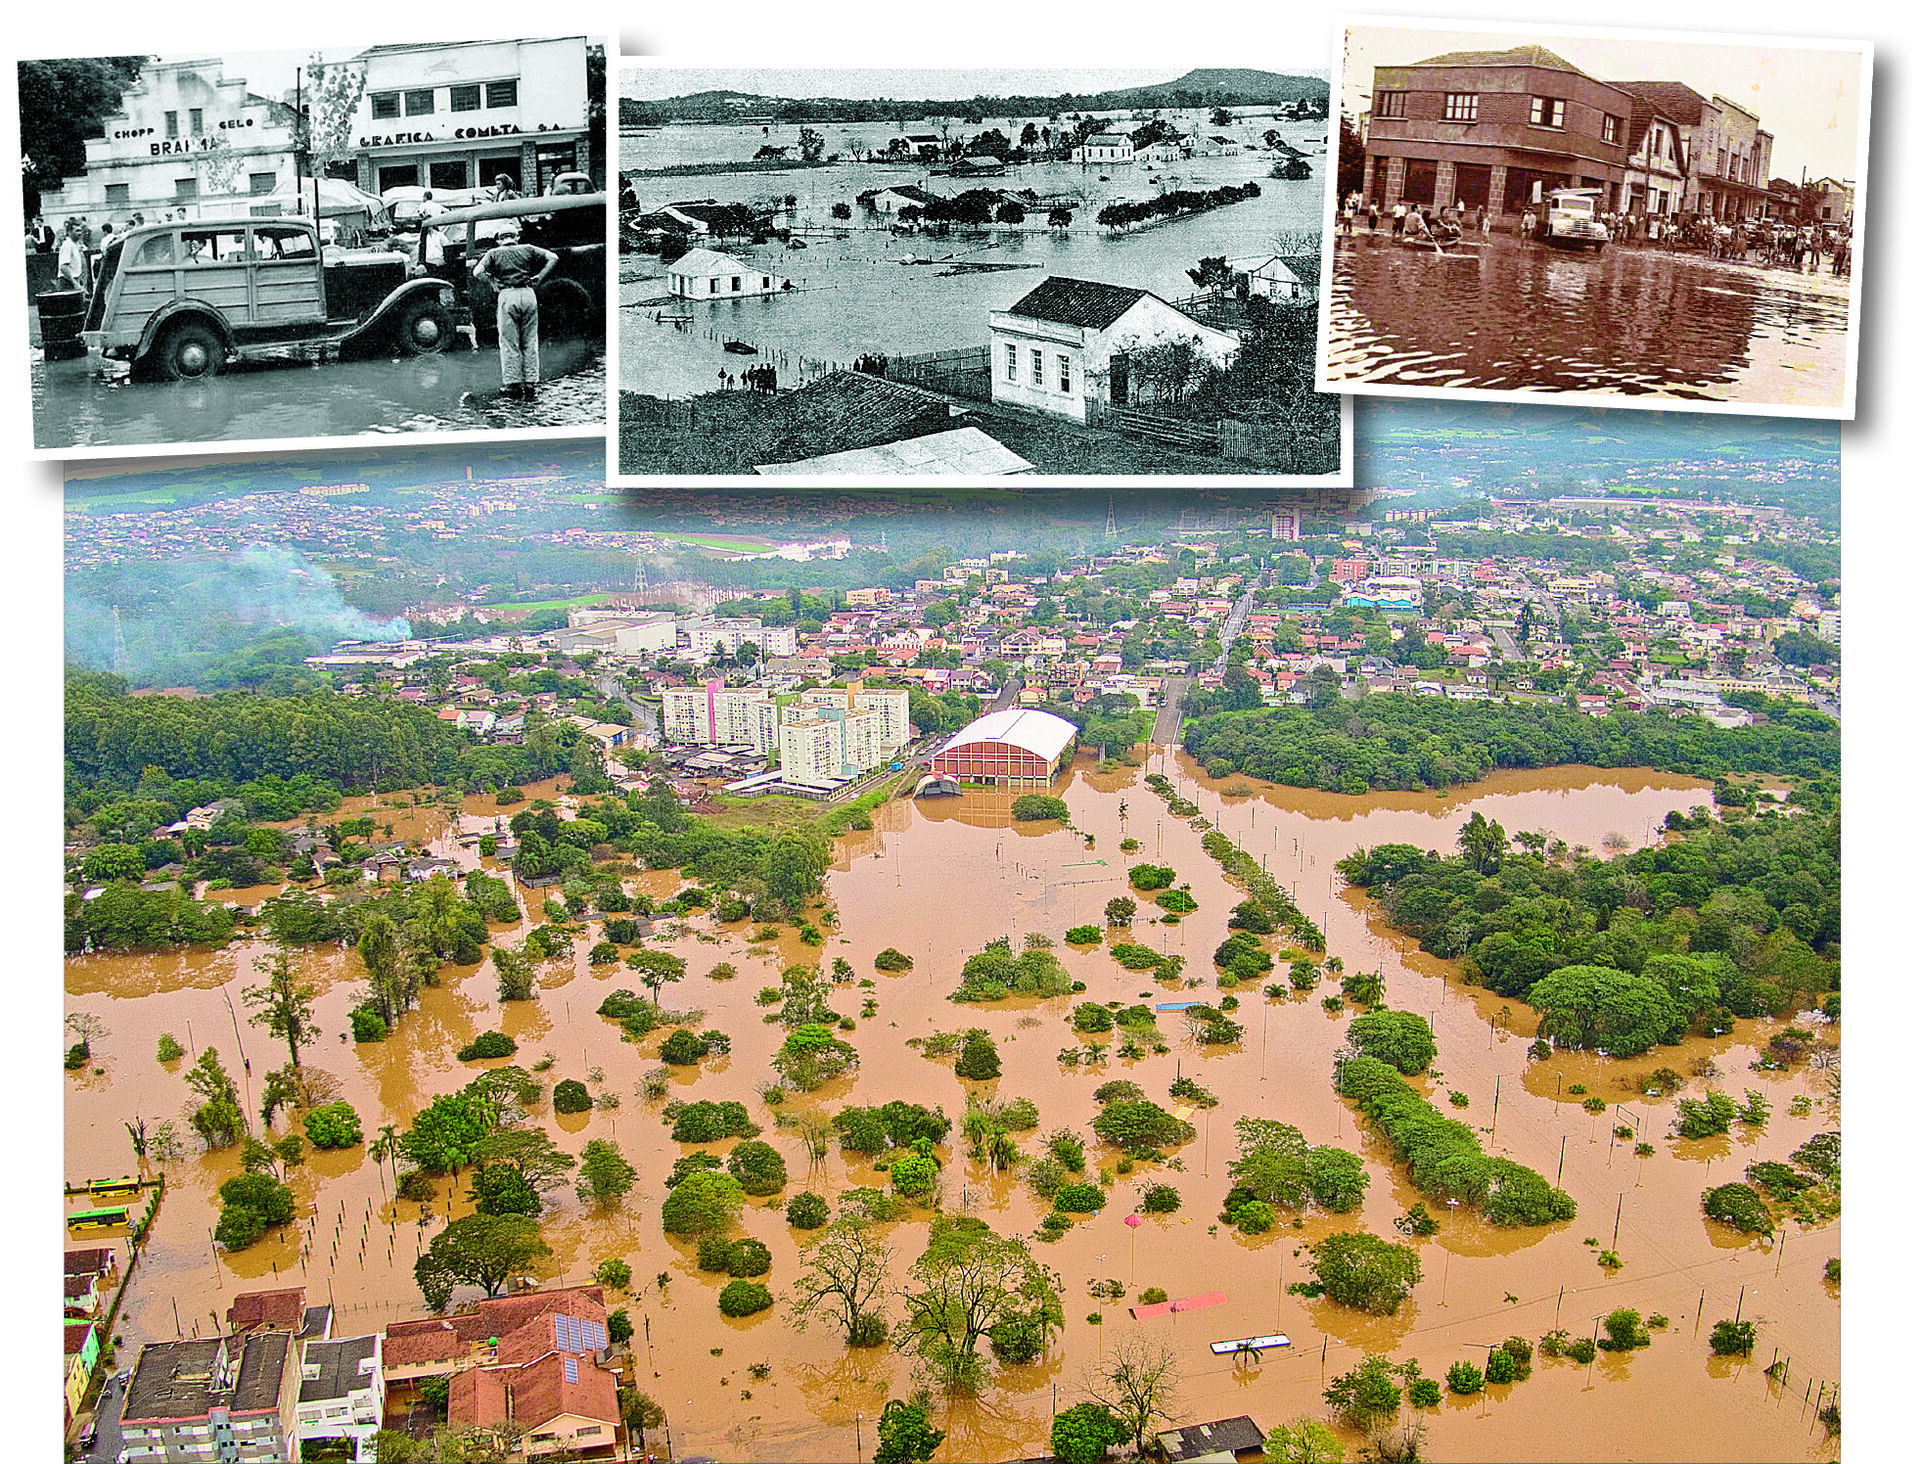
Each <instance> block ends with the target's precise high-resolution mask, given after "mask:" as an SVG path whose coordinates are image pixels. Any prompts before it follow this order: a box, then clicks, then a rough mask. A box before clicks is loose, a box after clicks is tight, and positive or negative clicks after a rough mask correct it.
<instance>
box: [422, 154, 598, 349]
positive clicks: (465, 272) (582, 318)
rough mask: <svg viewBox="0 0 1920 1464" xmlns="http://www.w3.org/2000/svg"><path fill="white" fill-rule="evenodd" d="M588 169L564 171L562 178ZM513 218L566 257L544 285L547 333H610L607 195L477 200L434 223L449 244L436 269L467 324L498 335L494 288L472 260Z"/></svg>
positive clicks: (556, 336) (481, 336) (484, 337)
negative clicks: (452, 290)
mask: <svg viewBox="0 0 1920 1464" xmlns="http://www.w3.org/2000/svg"><path fill="white" fill-rule="evenodd" d="M583 176H584V175H580V174H563V175H562V176H561V178H560V179H559V180H557V182H570V181H571V180H573V179H575V178H579V177H583ZM509 223H512V224H516V225H517V226H518V227H519V229H520V237H521V239H522V240H523V241H525V242H526V243H528V244H537V245H539V246H540V247H541V248H542V249H550V250H552V251H553V253H554V254H556V255H558V256H559V259H560V263H559V264H558V265H557V266H555V268H554V271H553V273H552V274H551V275H549V276H548V277H547V279H546V282H545V283H544V284H542V285H541V286H540V290H539V298H540V334H541V336H542V337H543V338H546V339H553V340H564V339H604V338H605V336H606V330H607V195H606V194H604V193H562V194H549V195H547V196H545V197H542V198H515V199H507V200H505V201H503V202H499V203H483V204H476V205H475V206H474V207H472V208H460V209H452V210H449V211H448V212H446V213H443V214H440V215H438V216H436V217H435V218H434V220H433V227H434V228H435V229H437V230H438V231H439V232H440V235H441V237H442V238H443V239H444V240H445V244H446V251H445V252H446V259H445V262H444V263H443V264H442V265H440V266H437V267H434V273H436V274H437V275H438V276H439V277H440V278H442V279H445V280H447V281H448V282H449V283H451V284H453V285H454V287H455V288H456V289H457V290H458V291H459V306H458V310H459V320H460V323H461V324H463V325H465V324H471V325H472V327H473V333H474V338H475V339H476V340H477V341H479V342H481V343H483V344H485V343H490V342H491V341H492V340H493V339H494V337H495V333H496V332H495V325H494V292H493V287H492V286H491V285H489V284H488V283H487V282H486V281H485V280H483V279H480V278H479V277H477V276H476V275H474V273H473V265H474V264H475V263H476V262H477V261H478V260H479V258H480V256H481V255H482V254H484V253H485V252H486V251H487V249H488V248H489V247H491V245H492V243H493V241H494V240H495V239H496V238H497V237H498V236H499V233H500V231H501V230H502V229H503V228H504V227H505V226H507V225H508V224H509Z"/></svg>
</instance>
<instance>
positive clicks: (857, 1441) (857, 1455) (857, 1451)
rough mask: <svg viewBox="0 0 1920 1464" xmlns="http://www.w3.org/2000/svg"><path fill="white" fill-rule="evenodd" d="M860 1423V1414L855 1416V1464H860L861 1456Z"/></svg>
mask: <svg viewBox="0 0 1920 1464" xmlns="http://www.w3.org/2000/svg"><path fill="white" fill-rule="evenodd" d="M860 1422H861V1415H859V1414H858V1413H856V1414H854V1415H853V1464H860V1454H861V1444H860Z"/></svg>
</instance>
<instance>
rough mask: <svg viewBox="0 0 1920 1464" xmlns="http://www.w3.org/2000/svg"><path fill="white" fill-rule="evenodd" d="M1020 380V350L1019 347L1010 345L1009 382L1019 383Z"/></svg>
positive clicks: (1008, 360)
mask: <svg viewBox="0 0 1920 1464" xmlns="http://www.w3.org/2000/svg"><path fill="white" fill-rule="evenodd" d="M1019 379H1020V348H1019V347H1018V346H1015V345H1012V344H1011V343H1009V344H1008V346H1007V380H1008V381H1018V380H1019Z"/></svg>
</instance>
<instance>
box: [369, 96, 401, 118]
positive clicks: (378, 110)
mask: <svg viewBox="0 0 1920 1464" xmlns="http://www.w3.org/2000/svg"><path fill="white" fill-rule="evenodd" d="M367 100H368V101H369V103H370V104H371V105H372V107H373V115H374V117H375V118H376V119H384V118H387V117H398V116H399V115H400V93H399V92H375V93H374V94H373V95H372V96H371V97H369V98H368V99H367Z"/></svg>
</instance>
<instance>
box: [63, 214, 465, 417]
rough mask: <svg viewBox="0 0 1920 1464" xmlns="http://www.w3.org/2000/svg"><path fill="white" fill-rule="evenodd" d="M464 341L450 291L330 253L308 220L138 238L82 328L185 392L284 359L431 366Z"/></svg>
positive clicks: (370, 254) (115, 257) (357, 257)
mask: <svg viewBox="0 0 1920 1464" xmlns="http://www.w3.org/2000/svg"><path fill="white" fill-rule="evenodd" d="M453 333H454V295H453V291H452V290H451V289H450V288H449V287H448V285H447V284H446V282H445V281H443V280H435V279H408V278H407V259H406V256H405V255H402V254H396V253H393V252H390V251H387V250H372V251H357V252H351V253H349V252H343V251H323V250H322V248H321V244H320V233H319V230H318V229H317V228H316V227H315V226H314V224H313V222H312V221H311V220H308V219H299V218H272V219H228V220H224V221H214V222H206V223H171V224H147V225H144V226H142V227H140V228H136V229H129V230H128V231H127V233H126V234H125V235H124V236H123V237H122V238H119V239H116V240H115V241H114V242H113V243H112V244H110V245H108V246H107V248H106V251H105V252H104V253H103V254H102V255H101V257H100V263H99V267H98V271H97V273H96V274H95V277H94V282H93V292H92V295H91V297H90V299H89V300H88V303H87V316H86V320H85V322H84V323H83V325H82V327H81V337H82V339H83V340H85V341H86V343H87V348H88V350H90V351H98V352H100V353H101V355H103V356H107V357H110V358H115V359H119V360H124V361H129V362H131V363H132V364H133V369H134V371H135V373H136V374H139V375H157V376H162V377H166V378H169V379H172V380H175V381H180V380H188V379H192V378H197V377H203V376H213V375H215V374H217V373H218V372H220V371H221V370H223V369H224V368H225V367H226V365H227V364H228V362H229V361H232V360H234V359H236V358H238V357H240V356H242V355H245V354H246V353H248V352H250V351H258V350H262V349H266V348H275V347H286V346H305V347H312V348H316V349H318V350H320V351H323V352H324V351H325V350H326V349H327V348H329V347H331V348H333V349H334V350H335V351H336V352H337V353H339V354H342V355H346V354H377V353H381V352H387V351H392V352H396V353H398V354H401V355H409V356H424V355H431V354H433V353H434V352H437V351H441V350H444V349H445V348H446V346H447V343H448V342H449V341H450V340H451V339H452V338H453Z"/></svg>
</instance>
